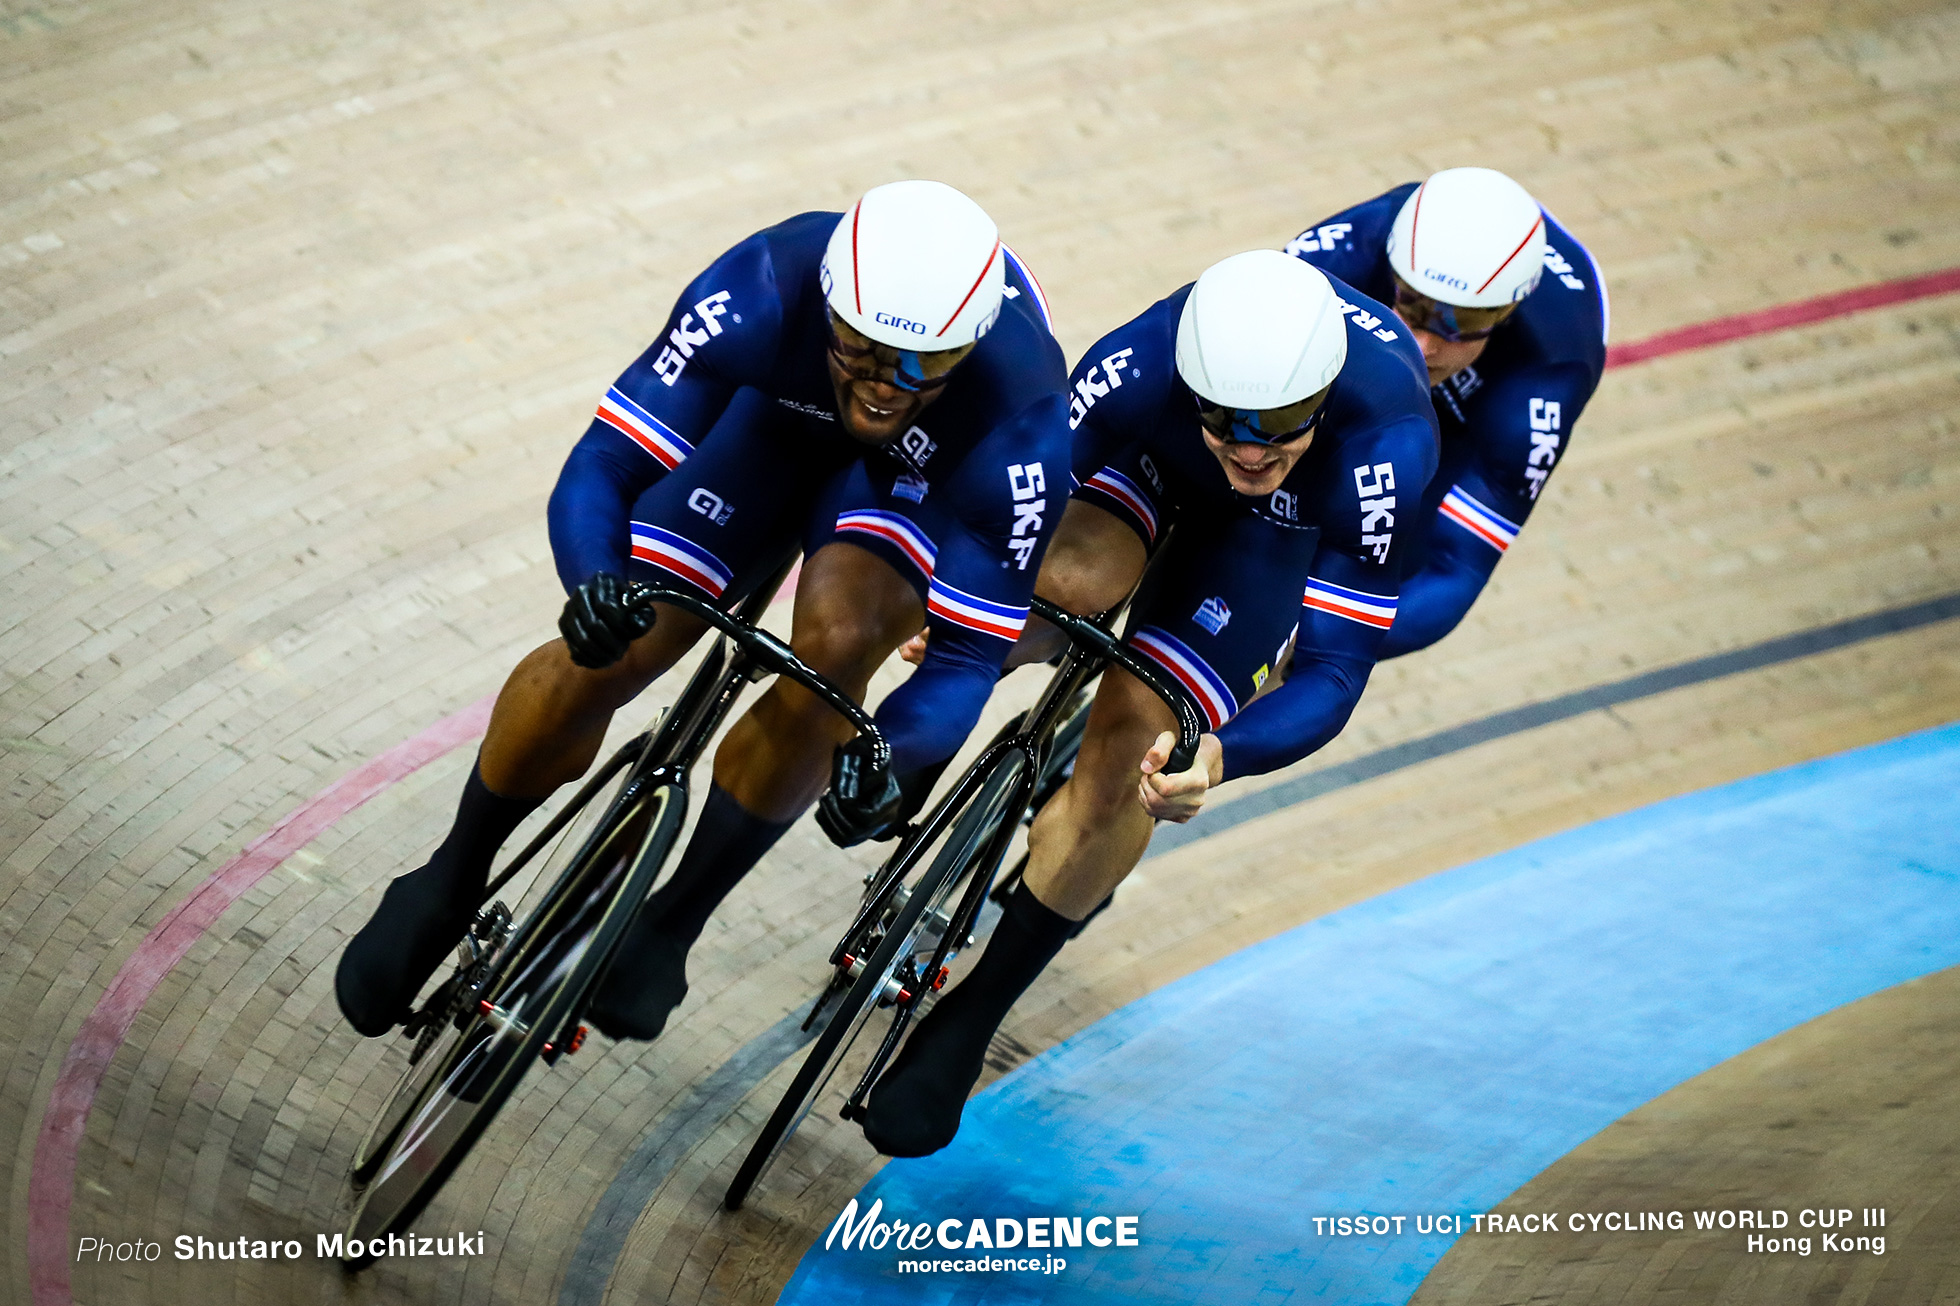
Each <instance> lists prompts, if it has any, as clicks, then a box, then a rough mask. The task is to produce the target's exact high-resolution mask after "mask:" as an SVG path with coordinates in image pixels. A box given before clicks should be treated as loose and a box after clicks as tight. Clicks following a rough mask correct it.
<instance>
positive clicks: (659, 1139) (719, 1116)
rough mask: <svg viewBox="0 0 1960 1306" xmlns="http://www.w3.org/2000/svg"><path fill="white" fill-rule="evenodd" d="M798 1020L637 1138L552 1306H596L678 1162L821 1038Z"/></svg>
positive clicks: (786, 1021)
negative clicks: (637, 1225) (555, 1305)
mask: <svg viewBox="0 0 1960 1306" xmlns="http://www.w3.org/2000/svg"><path fill="white" fill-rule="evenodd" d="M804 1015H805V1011H804V1010H803V1009H798V1010H796V1011H792V1012H790V1013H789V1014H788V1015H787V1016H784V1017H783V1018H782V1019H781V1020H779V1021H777V1022H776V1023H775V1024H774V1025H772V1026H770V1027H769V1028H768V1029H766V1030H764V1031H763V1032H762V1033H760V1034H758V1035H756V1036H755V1037H754V1038H752V1039H750V1040H749V1041H748V1042H747V1043H744V1044H743V1045H742V1046H741V1048H740V1049H738V1050H737V1051H736V1053H735V1055H734V1056H732V1057H730V1058H729V1059H728V1060H726V1061H724V1062H722V1063H721V1065H720V1066H719V1067H717V1068H716V1070H715V1072H714V1073H713V1074H712V1075H709V1076H708V1077H707V1078H706V1079H704V1080H702V1081H701V1082H700V1083H699V1084H696V1085H695V1086H694V1087H693V1088H691V1089H689V1090H688V1093H687V1096H686V1097H685V1098H683V1099H682V1100H681V1103H680V1105H679V1106H676V1107H675V1108H674V1109H673V1110H671V1111H669V1112H668V1113H667V1114H666V1115H664V1116H662V1117H661V1118H660V1121H659V1123H657V1124H656V1125H655V1126H654V1127H653V1129H652V1131H651V1132H650V1133H648V1134H647V1136H646V1137H645V1138H643V1139H641V1140H640V1145H639V1146H638V1147H637V1148H635V1149H633V1155H632V1157H631V1158H629V1159H628V1160H627V1162H626V1164H625V1165H623V1166H621V1167H620V1168H619V1173H618V1174H617V1175H614V1176H613V1181H612V1183H611V1184H609V1185H607V1187H606V1191H605V1194H604V1195H603V1196H601V1197H600V1198H599V1205H598V1206H597V1207H595V1208H594V1209H593V1212H592V1218H591V1219H589V1220H587V1221H586V1222H585V1232H584V1233H582V1234H580V1235H579V1240H578V1250H577V1251H575V1252H573V1253H572V1264H571V1268H570V1269H568V1270H567V1271H566V1272H565V1285H564V1287H563V1288H562V1289H560V1290H559V1293H558V1304H559V1306H600V1303H601V1302H603V1301H604V1300H605V1296H606V1287H607V1285H608V1284H610V1283H611V1282H612V1276H613V1267H614V1266H615V1265H616V1264H617V1263H618V1261H619V1254H620V1253H621V1252H622V1251H624V1250H625V1249H626V1238H627V1235H629V1234H631V1233H632V1232H633V1225H634V1224H635V1223H636V1222H637V1221H638V1220H639V1218H640V1212H642V1211H644V1210H645V1209H646V1208H647V1204H648V1203H649V1202H651V1201H652V1200H653V1195H654V1193H656V1192H658V1191H659V1189H660V1185H661V1184H662V1183H664V1182H666V1179H667V1176H668V1175H669V1174H670V1173H672V1171H673V1169H674V1167H675V1166H676V1165H678V1164H679V1163H680V1161H681V1158H683V1157H685V1156H686V1155H687V1154H688V1153H689V1152H691V1151H693V1150H694V1149H695V1148H696V1147H699V1146H700V1145H701V1143H702V1141H703V1140H704V1139H706V1138H707V1136H708V1135H709V1134H711V1133H713V1132H714V1130H715V1127H716V1126H717V1125H719V1124H721V1122H722V1121H724V1120H726V1119H727V1118H728V1117H729V1115H730V1114H731V1113H732V1112H733V1111H734V1110H735V1108H736V1107H737V1106H738V1105H740V1103H741V1101H742V1099H743V1098H745V1097H747V1096H748V1095H749V1090H751V1089H753V1088H754V1087H755V1086H756V1085H757V1084H760V1083H761V1082H762V1081H763V1080H765V1079H767V1078H768V1077H769V1073H770V1072H771V1071H773V1070H774V1069H775V1068H776V1067H777V1066H780V1065H781V1064H783V1062H785V1061H787V1060H789V1059H790V1057H792V1056H794V1055H795V1054H796V1051H797V1049H798V1048H801V1047H802V1046H803V1045H804V1044H805V1043H808V1042H809V1041H810V1040H811V1039H813V1038H815V1037H816V1036H817V1035H818V1034H819V1033H820V1032H821V1029H820V1028H818V1027H812V1028H811V1029H810V1030H809V1031H808V1032H807V1033H806V1032H805V1031H804V1030H803V1029H801V1028H800V1026H801V1025H802V1024H803V1017H804Z"/></svg>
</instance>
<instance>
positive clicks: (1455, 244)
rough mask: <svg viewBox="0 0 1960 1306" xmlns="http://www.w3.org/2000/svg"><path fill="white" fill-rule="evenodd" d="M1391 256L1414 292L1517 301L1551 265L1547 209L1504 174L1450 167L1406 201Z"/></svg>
mask: <svg viewBox="0 0 1960 1306" xmlns="http://www.w3.org/2000/svg"><path fill="white" fill-rule="evenodd" d="M1388 262H1389V266H1391V267H1393V268H1394V269H1395V275H1396V276H1398V277H1400V278H1402V280H1403V281H1404V282H1405V283H1406V284H1407V285H1408V287H1409V288H1410V289H1411V290H1414V291H1415V292H1416V293H1418V294H1420V295H1426V296H1428V297H1429V298H1430V299H1434V300H1436V301H1437V302H1439V303H1443V304H1454V305H1456V306H1457V307H1459V308H1501V307H1503V306H1504V305H1506V304H1515V303H1517V302H1518V301H1519V300H1521V299H1523V298H1524V297H1525V296H1526V295H1529V294H1530V293H1531V292H1532V291H1533V290H1534V289H1535V288H1536V287H1537V285H1538V278H1539V276H1540V275H1542V274H1543V272H1544V271H1545V214H1544V211H1543V210H1542V209H1540V208H1539V207H1538V201H1536V200H1534V199H1532V198H1531V196H1530V195H1529V194H1528V193H1526V191H1525V188H1524V187H1522V186H1520V185H1518V183H1516V182H1515V181H1512V180H1511V179H1510V178H1509V177H1507V176H1505V175H1504V174H1503V173H1501V172H1495V171H1493V170H1491V169H1489V168H1450V169H1447V170H1446V171H1443V172H1439V173H1437V174H1436V175H1435V176H1433V177H1431V178H1430V179H1429V180H1428V181H1425V182H1424V183H1422V185H1420V186H1418V187H1416V190H1415V193H1414V194H1413V195H1411V196H1409V198H1408V199H1407V200H1405V201H1404V202H1403V204H1402V211H1401V212H1400V213H1398V214H1396V215H1395V226H1394V227H1393V228H1392V229H1391V230H1390V231H1389V234H1388Z"/></svg>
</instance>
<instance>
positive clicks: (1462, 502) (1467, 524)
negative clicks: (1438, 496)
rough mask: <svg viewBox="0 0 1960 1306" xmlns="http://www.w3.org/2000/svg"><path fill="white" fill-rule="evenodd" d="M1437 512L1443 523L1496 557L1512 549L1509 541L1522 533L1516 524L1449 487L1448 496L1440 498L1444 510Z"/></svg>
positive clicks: (1460, 489)
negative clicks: (1486, 547)
mask: <svg viewBox="0 0 1960 1306" xmlns="http://www.w3.org/2000/svg"><path fill="white" fill-rule="evenodd" d="M1437 511H1439V512H1441V513H1442V515H1443V517H1444V519H1445V520H1447V521H1453V522H1455V523H1456V524H1457V525H1458V526H1461V527H1462V528H1463V529H1464V530H1466V531H1469V532H1470V533H1471V534H1472V535H1474V536H1476V537H1477V538H1478V539H1480V540H1482V541H1483V542H1484V543H1485V544H1488V545H1490V547H1491V548H1493V549H1496V550H1497V551H1498V552H1499V553H1502V552H1504V550H1506V549H1508V548H1510V547H1511V541H1512V540H1515V539H1517V538H1518V531H1519V530H1520V529H1521V528H1520V527H1519V526H1518V524H1517V523H1516V522H1514V521H1506V520H1505V519H1504V518H1502V517H1500V516H1498V515H1497V514H1496V513H1494V512H1492V511H1491V510H1490V509H1489V508H1487V507H1485V506H1484V505H1483V504H1481V503H1478V502H1477V501H1476V500H1475V499H1473V498H1471V497H1470V496H1469V495H1467V494H1465V493H1464V492H1463V487H1462V486H1458V485H1452V486H1451V487H1450V492H1449V493H1448V494H1446V495H1444V496H1443V506H1442V507H1441V508H1440V509H1438V510H1437Z"/></svg>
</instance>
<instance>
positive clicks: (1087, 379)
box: [1068, 349, 1136, 431]
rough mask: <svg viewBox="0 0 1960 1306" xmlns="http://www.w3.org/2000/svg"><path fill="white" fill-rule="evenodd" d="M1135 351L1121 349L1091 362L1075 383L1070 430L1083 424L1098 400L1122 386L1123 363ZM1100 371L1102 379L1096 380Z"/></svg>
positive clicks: (1070, 409) (1070, 405)
mask: <svg viewBox="0 0 1960 1306" xmlns="http://www.w3.org/2000/svg"><path fill="white" fill-rule="evenodd" d="M1135 352H1136V351H1135V350H1132V349H1119V350H1117V351H1116V352H1115V353H1113V354H1111V355H1110V356H1109V357H1108V358H1105V359H1103V360H1102V361H1101V362H1099V363H1094V364H1091V365H1090V367H1089V370H1088V371H1086V372H1084V373H1083V374H1082V379H1081V380H1080V381H1077V382H1076V383H1075V394H1074V396H1073V397H1072V398H1070V400H1069V402H1068V429H1069V430H1071V431H1073V430H1074V429H1075V428H1076V427H1078V426H1080V425H1082V419H1083V418H1085V417H1087V416H1088V415H1089V410H1090V409H1091V408H1094V407H1095V406H1096V400H1098V399H1100V398H1102V397H1103V396H1104V395H1106V394H1108V393H1109V392H1110V391H1111V390H1115V389H1118V388H1119V387H1121V386H1122V384H1123V365H1124V364H1125V363H1127V362H1129V361H1130V355H1131V354H1133V353H1135ZM1098 372H1100V373H1102V375H1103V379H1102V380H1101V381H1098V380H1096V373H1098Z"/></svg>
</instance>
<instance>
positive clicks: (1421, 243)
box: [1286, 168, 1607, 658]
mask: <svg viewBox="0 0 1960 1306" xmlns="http://www.w3.org/2000/svg"><path fill="white" fill-rule="evenodd" d="M1286 252H1287V253H1289V254H1292V255H1294V256H1295V257H1298V258H1301V259H1304V260H1306V261H1307V262H1308V263H1311V264H1313V265H1314V266H1315V267H1317V268H1319V269H1320V270H1321V271H1323V272H1326V273H1328V274H1329V275H1331V276H1336V277H1339V278H1341V279H1342V280H1343V281H1346V282H1347V283H1348V284H1349V285H1351V286H1354V287H1355V288H1356V289H1358V290H1360V291H1362V292H1363V293H1364V294H1367V295H1371V296H1373V297H1374V298H1376V299H1379V300H1381V301H1382V302H1383V303H1385V304H1391V305H1393V307H1394V309H1395V312H1396V315H1397V316H1398V317H1400V318H1401V319H1402V322H1403V323H1404V324H1405V325H1406V326H1407V327H1408V328H1409V331H1410V333H1411V334H1413V335H1414V336H1415V338H1416V343H1417V344H1418V345H1420V346H1421V347H1422V353H1423V360H1424V362H1426V363H1427V364H1428V369H1429V384H1430V392H1429V394H1430V399H1431V400H1432V401H1433V402H1434V404H1435V407H1436V417H1437V419H1438V421H1440V422H1441V424H1442V433H1443V458H1442V465H1441V467H1440V469H1439V470H1438V471H1437V474H1436V479H1435V480H1433V481H1431V482H1430V483H1429V490H1428V492H1427V493H1426V494H1425V495H1424V496H1423V500H1422V508H1421V511H1420V512H1419V513H1417V514H1415V515H1413V516H1412V517H1411V518H1410V519H1409V526H1410V528H1411V538H1410V539H1409V541H1408V551H1407V553H1405V554H1404V556H1403V561H1404V566H1405V567H1407V568H1408V570H1407V571H1406V572H1405V573H1404V576H1403V580H1402V595H1401V598H1402V602H1401V608H1400V610H1399V611H1398V612H1397V614H1396V617H1395V628H1394V629H1393V630H1391V631H1390V632H1389V634H1388V639H1387V641H1386V642H1385V643H1384V644H1383V646H1382V652H1381V656H1382V657H1384V658H1391V657H1397V656H1400V655H1401V654H1403V653H1412V652H1414V651H1415V650H1416V649H1419V648H1427V647H1428V646H1429V645H1431V644H1434V643H1435V642H1436V641H1437V640H1439V639H1441V638H1442V637H1443V636H1445V635H1447V634H1449V633H1450V631H1452V630H1454V629H1455V628H1456V625H1457V623H1458V622H1460V621H1462V620H1463V617H1464V614H1465V613H1467V612H1469V611H1470V605H1471V604H1472V603H1473V602H1475V601H1476V598H1477V595H1478V593H1479V592H1480V591H1481V590H1482V589H1483V587H1484V582H1485V581H1487V580H1489V579H1490V575H1491V572H1492V571H1493V570H1494V569H1495V568H1496V566H1497V563H1498V560H1499V559H1500V558H1502V557H1503V556H1504V551H1505V550H1506V549H1508V548H1510V547H1511V541H1512V540H1514V539H1516V538H1517V534H1518V532H1519V531H1520V530H1522V529H1523V527H1524V523H1525V518H1527V517H1529V516H1530V515H1531V509H1532V506H1533V505H1534V504H1536V503H1537V502H1538V499H1539V496H1540V494H1541V493H1542V492H1543V491H1544V488H1545V481H1546V478H1548V477H1549V476H1550V475H1551V474H1552V469H1553V468H1554V467H1556V466H1557V465H1558V462H1559V460H1560V458H1561V457H1563V456H1564V453H1565V450H1566V446H1567V443H1568V442H1569V441H1570V440H1571V438H1572V428H1573V426H1574V425H1575V424H1576V423H1577V422H1578V420H1579V413H1580V411H1581V410H1582V409H1583V408H1584V407H1585V406H1586V401H1587V400H1588V399H1590V398H1592V393H1593V390H1594V389H1595V388H1596V387H1597V386H1598V385H1599V376H1600V373H1601V371H1603V370H1604V368H1605V366H1606V323H1607V303H1606V285H1605V283H1604V282H1603V281H1602V280H1601V279H1600V275H1599V268H1598V265H1596V264H1595V263H1594V262H1593V260H1592V255H1590V254H1588V253H1587V252H1586V248H1585V246H1583V245H1581V244H1580V243H1579V242H1578V241H1576V240H1574V239H1573V238H1572V236H1571V235H1570V233H1568V232H1567V231H1566V230H1565V228H1563V227H1561V226H1559V224H1558V223H1557V222H1555V221H1553V220H1552V217H1551V215H1550V214H1548V213H1546V212H1545V211H1544V210H1543V209H1541V208H1540V207H1539V206H1538V204H1537V202H1536V201H1535V200H1533V199H1532V198H1531V196H1530V195H1528V194H1526V193H1525V190H1524V188H1523V187H1522V186H1519V185H1518V184H1517V183H1516V182H1514V181H1512V180H1511V179H1510V178H1509V177H1506V176H1505V175H1504V174H1503V173H1501V172H1493V171H1491V170H1490V169H1488V168H1451V169H1449V170H1448V171H1446V172H1439V173H1437V174H1436V175H1435V176H1433V177H1431V178H1430V179H1429V180H1428V181H1426V182H1424V183H1422V184H1421V185H1420V186H1418V185H1416V184H1415V183H1413V182H1411V183H1409V184H1407V185H1404V186H1397V187H1396V188H1395V189H1394V190H1392V191H1389V192H1388V193H1387V194H1385V195H1378V196H1376V197H1375V198H1374V199H1371V200H1369V201H1368V202H1367V203H1365V204H1357V205H1356V206H1355V207H1353V208H1351V209H1348V210H1347V211H1345V212H1343V213H1337V214H1335V215H1334V216H1333V217H1331V218H1328V219H1327V220H1326V221H1324V222H1319V223H1316V224H1315V225H1313V226H1311V227H1308V228H1307V229H1306V230H1305V231H1303V232H1301V233H1300V234H1299V235H1298V236H1296V237H1294V239H1293V240H1292V241H1291V242H1290V243H1289V244H1288V245H1287V247H1286Z"/></svg>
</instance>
